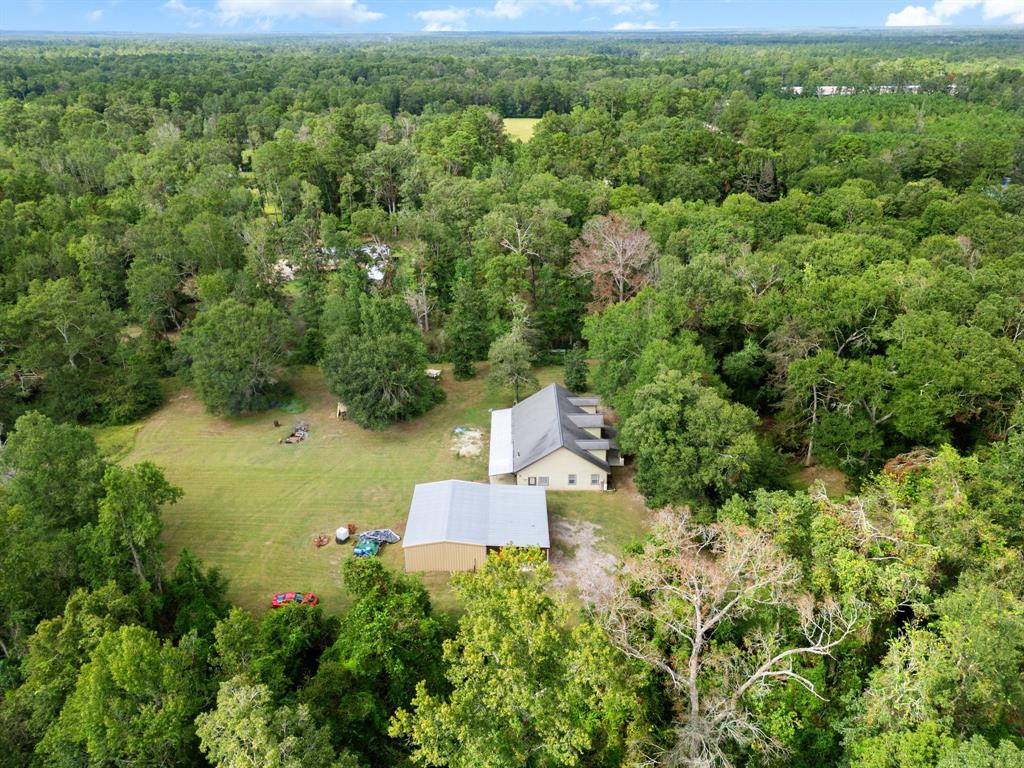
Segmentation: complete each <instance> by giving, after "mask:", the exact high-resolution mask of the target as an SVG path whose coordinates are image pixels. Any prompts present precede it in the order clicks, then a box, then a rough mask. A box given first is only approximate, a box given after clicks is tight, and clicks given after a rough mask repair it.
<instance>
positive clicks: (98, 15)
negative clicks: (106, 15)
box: [85, 8, 103, 21]
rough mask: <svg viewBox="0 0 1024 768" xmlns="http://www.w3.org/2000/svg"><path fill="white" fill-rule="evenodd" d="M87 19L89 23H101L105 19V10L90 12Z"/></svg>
mask: <svg viewBox="0 0 1024 768" xmlns="http://www.w3.org/2000/svg"><path fill="white" fill-rule="evenodd" d="M85 18H87V19H88V20H89V21H99V20H100V19H102V18H103V9H102V8H97V9H96V10H95V11H89V12H88V13H87V14H85Z"/></svg>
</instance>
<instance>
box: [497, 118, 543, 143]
mask: <svg viewBox="0 0 1024 768" xmlns="http://www.w3.org/2000/svg"><path fill="white" fill-rule="evenodd" d="M539 122H540V118H539V117H506V118H505V119H504V123H505V133H507V134H508V135H509V136H511V137H512V138H513V139H519V140H521V141H523V142H526V141H529V140H530V139H532V138H533V129H534V128H535V127H536V126H537V123H539Z"/></svg>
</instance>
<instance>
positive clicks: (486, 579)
mask: <svg viewBox="0 0 1024 768" xmlns="http://www.w3.org/2000/svg"><path fill="white" fill-rule="evenodd" d="M550 581H551V570H550V568H549V567H548V565H547V563H546V562H545V560H544V558H543V556H542V555H541V554H540V552H538V551H536V550H534V551H530V550H525V551H515V550H512V549H507V550H504V551H502V552H501V553H500V554H497V555H492V556H490V557H488V559H487V561H486V563H485V564H484V566H483V568H482V569H481V570H480V571H479V572H478V573H476V574H472V575H465V576H458V577H456V579H455V582H454V583H455V589H456V591H457V593H458V594H459V596H460V597H461V598H462V600H463V601H464V604H465V605H466V607H467V608H466V613H465V614H464V615H463V617H462V618H461V619H460V621H459V630H458V633H457V635H456V636H455V638H454V639H452V640H448V641H446V642H445V645H444V660H445V663H446V664H447V666H448V670H447V672H446V676H447V678H448V682H449V684H450V685H451V689H452V690H451V693H450V694H449V695H447V696H442V695H437V694H434V693H431V692H430V691H428V690H427V688H426V686H425V685H423V684H422V683H421V684H420V685H419V686H418V687H417V689H416V697H415V698H414V699H413V701H412V707H411V709H410V710H400V711H399V712H398V713H397V714H396V715H395V719H394V721H393V723H392V727H391V732H392V734H393V735H395V736H404V737H406V738H409V739H410V740H411V741H412V744H413V747H414V749H413V760H414V761H415V762H417V763H421V764H425V765H447V766H452V768H470V766H488V767H493V768H498V767H499V766H513V765H515V766H527V767H531V768H532V767H534V766H537V767H539V766H570V765H578V764H581V763H583V762H585V761H586V759H588V756H590V757H592V756H594V754H595V752H600V751H602V750H604V749H613V748H614V747H613V746H612V745H613V744H617V743H618V742H617V739H618V736H619V734H618V726H619V725H620V724H621V720H620V719H619V718H620V717H621V715H622V714H623V710H622V707H623V706H624V705H625V703H626V698H625V694H624V693H623V689H622V688H621V687H619V686H620V685H621V681H620V678H619V674H618V670H619V669H621V665H620V664H618V663H617V662H616V660H615V658H614V655H613V654H612V652H611V648H610V646H609V645H608V644H607V642H606V640H605V639H604V637H603V636H602V635H601V633H600V631H599V630H597V629H596V628H595V627H594V626H593V625H591V624H589V623H585V624H581V625H579V626H577V627H576V628H575V629H574V630H570V629H568V628H567V626H566V621H565V620H566V612H565V607H564V606H563V605H561V604H560V603H558V602H557V601H556V600H555V599H554V598H552V597H551V596H550V595H549V594H548V592H547V587H548V584H549V583H550Z"/></svg>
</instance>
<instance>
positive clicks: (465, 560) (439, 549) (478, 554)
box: [402, 541, 487, 573]
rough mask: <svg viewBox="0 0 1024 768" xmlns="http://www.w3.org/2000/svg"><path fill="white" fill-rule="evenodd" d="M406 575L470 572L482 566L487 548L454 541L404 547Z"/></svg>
mask: <svg viewBox="0 0 1024 768" xmlns="http://www.w3.org/2000/svg"><path fill="white" fill-rule="evenodd" d="M402 551H403V554H404V555H405V570H406V573H414V572H416V571H443V572H447V573H450V572H452V571H472V570H476V569H477V568H479V567H480V566H482V565H483V564H484V558H486V557H487V547H485V546H483V545H482V544H462V543H459V542H455V541H439V542H436V543H433V544H417V545H416V546H412V547H405V549H403V550H402Z"/></svg>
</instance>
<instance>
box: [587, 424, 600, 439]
mask: <svg viewBox="0 0 1024 768" xmlns="http://www.w3.org/2000/svg"><path fill="white" fill-rule="evenodd" d="M586 430H587V433H588V434H591V435H593V436H594V437H596V438H599V439H600V437H601V428H600V427H587V428H586Z"/></svg>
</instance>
